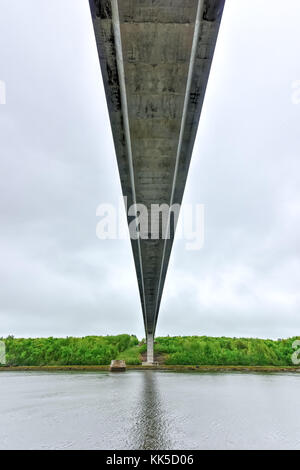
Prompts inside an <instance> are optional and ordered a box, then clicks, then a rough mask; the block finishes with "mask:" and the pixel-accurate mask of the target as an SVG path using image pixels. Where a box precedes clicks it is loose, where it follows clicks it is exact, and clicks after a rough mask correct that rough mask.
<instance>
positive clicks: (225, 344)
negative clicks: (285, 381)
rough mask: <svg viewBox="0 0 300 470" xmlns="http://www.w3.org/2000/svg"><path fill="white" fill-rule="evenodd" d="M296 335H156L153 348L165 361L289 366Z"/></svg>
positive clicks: (167, 362) (196, 363)
mask: <svg viewBox="0 0 300 470" xmlns="http://www.w3.org/2000/svg"><path fill="white" fill-rule="evenodd" d="M296 339H297V338H290V339H285V340H277V341H273V340H269V339H255V338H226V337H221V338H214V337H207V336H177V337H163V338H156V340H155V352H156V353H159V354H165V355H166V358H165V364H182V365H183V364H192V365H198V364H199V365H248V366H289V365H293V363H292V360H291V356H292V354H293V352H294V349H293V347H292V344H293V342H294V341H295V340H296Z"/></svg>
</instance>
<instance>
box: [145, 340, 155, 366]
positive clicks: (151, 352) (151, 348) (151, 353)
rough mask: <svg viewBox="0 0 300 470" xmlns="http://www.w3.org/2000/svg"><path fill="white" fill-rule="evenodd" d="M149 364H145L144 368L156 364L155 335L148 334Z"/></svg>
mask: <svg viewBox="0 0 300 470" xmlns="http://www.w3.org/2000/svg"><path fill="white" fill-rule="evenodd" d="M146 343H147V362H143V363H142V365H143V366H150V365H152V364H154V335H153V334H149V333H148V334H147V339H146Z"/></svg>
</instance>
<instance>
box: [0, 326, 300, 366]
mask: <svg viewBox="0 0 300 470" xmlns="http://www.w3.org/2000/svg"><path fill="white" fill-rule="evenodd" d="M297 339H300V337H294V338H289V339H280V340H277V341H275V340H270V339H257V338H228V337H208V336H174V337H170V336H166V337H157V338H155V345H154V350H155V362H156V365H154V366H142V362H143V361H145V358H146V344H145V340H142V341H141V342H139V340H138V339H137V337H136V336H134V335H126V334H122V335H117V336H87V337H83V338H75V337H67V338H53V337H50V338H14V337H13V336H9V337H7V338H0V340H1V341H4V343H5V349H6V365H2V366H0V370H2V371H3V370H5V371H7V370H11V371H16V370H28V371H29V370H31V371H34V370H44V371H59V370H61V371H67V370H73V371H76V370H81V371H101V370H104V371H105V370H108V369H109V365H110V362H111V360H113V359H123V360H125V362H126V365H127V369H129V370H130V369H134V370H141V369H142V370H145V369H147V368H148V369H149V368H151V369H153V368H154V369H158V370H173V371H174V370H175V371H176V370H177V371H191V370H194V371H198V372H206V371H207V372H208V371H216V372H218V371H219V372H223V371H257V372H300V366H297V365H294V364H293V362H292V354H293V353H294V352H295V350H294V349H293V343H294V341H295V340H297Z"/></svg>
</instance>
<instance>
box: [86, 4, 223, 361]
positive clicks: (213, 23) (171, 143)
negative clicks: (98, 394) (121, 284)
mask: <svg viewBox="0 0 300 470" xmlns="http://www.w3.org/2000/svg"><path fill="white" fill-rule="evenodd" d="M224 3H225V0H199V1H198V0H184V1H182V0H90V6H91V12H92V18H93V24H94V30H95V37H96V43H97V48H98V53H99V59H100V65H101V70H102V76H103V81H104V86H105V92H106V97H107V104H108V109H109V115H110V121H111V127H112V132H113V138H114V144H115V150H116V156H117V161H118V167H119V173H120V179H121V185H122V191H123V195H124V196H126V197H127V203H128V206H130V205H132V204H133V203H138V204H140V203H141V204H144V205H146V207H147V208H150V207H151V204H169V205H172V204H174V203H176V204H180V203H181V201H182V197H183V191H184V187H185V183H186V179H187V174H188V169H189V164H190V159H191V154H192V150H193V145H194V140H195V136H196V131H197V127H198V122H199V118H200V113H201V108H202V104H203V99H204V95H205V89H206V85H207V81H208V76H209V72H210V67H211V62H212V58H213V53H214V49H215V44H216V40H217V35H218V30H219V25H220V21H221V17H222V12H223V8H224ZM130 220H131V219H130V218H129V217H128V222H129V221H130ZM173 238H174V233H172V232H171V237H170V238H169V239H164V237H163V234H161V236H160V237H159V239H155V240H153V239H151V238H150V239H138V240H131V244H132V249H133V255H134V261H135V266H136V273H137V278H138V285H139V291H140V297H141V305H142V311H143V317H144V323H145V331H146V335H147V337H148V336H149V337H152V338H153V336H151V335H154V333H155V328H156V323H157V317H158V312H159V307H160V302H161V296H162V291H163V287H164V281H165V277H166V272H167V268H168V263H169V258H170V254H171V249H172V244H173ZM150 342H151V341H150ZM152 355H153V354H152ZM150 356H151V352H149V359H150V358H151V357H150Z"/></svg>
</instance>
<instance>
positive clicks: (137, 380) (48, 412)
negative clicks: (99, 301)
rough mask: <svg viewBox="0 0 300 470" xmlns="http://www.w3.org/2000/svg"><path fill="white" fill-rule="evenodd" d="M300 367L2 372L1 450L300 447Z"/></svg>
mask: <svg viewBox="0 0 300 470" xmlns="http://www.w3.org/2000/svg"><path fill="white" fill-rule="evenodd" d="M299 385H300V374H269V375H266V374H239V373H226V374H220V373H215V374H212V373H206V374H200V373H175V372H162V371H127V372H126V373H123V374H114V373H108V372H100V373H82V372H80V373H74V372H71V373H68V372H61V373H58V372H55V373H53V372H52V373H45V372H0V416H1V420H0V449H165V450H168V449H191V450H192V449H300V407H299Z"/></svg>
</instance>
